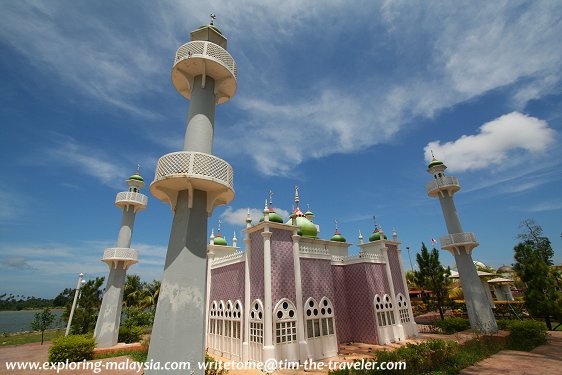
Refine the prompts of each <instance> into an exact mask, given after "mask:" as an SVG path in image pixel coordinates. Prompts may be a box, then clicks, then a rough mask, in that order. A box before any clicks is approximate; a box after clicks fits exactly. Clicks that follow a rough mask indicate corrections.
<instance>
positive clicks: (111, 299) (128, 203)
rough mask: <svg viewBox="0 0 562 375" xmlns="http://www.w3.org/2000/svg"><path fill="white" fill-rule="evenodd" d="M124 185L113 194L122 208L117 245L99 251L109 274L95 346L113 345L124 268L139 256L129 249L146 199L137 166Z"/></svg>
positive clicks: (124, 273) (117, 321) (117, 334)
mask: <svg viewBox="0 0 562 375" xmlns="http://www.w3.org/2000/svg"><path fill="white" fill-rule="evenodd" d="M139 168H140V167H139ZM127 184H129V190H128V191H123V192H121V193H117V197H116V198H115V205H116V206H117V207H119V208H121V209H122V210H123V217H122V219H121V227H120V228H119V237H118V238H117V245H116V247H112V248H109V249H105V251H104V252H103V259H102V261H103V262H105V263H107V265H108V266H109V277H108V278H107V284H106V286H105V293H104V295H103V300H102V303H101V308H100V312H99V314H98V321H97V323H96V329H95V331H94V337H95V338H96V346H97V347H98V348H107V347H110V346H114V345H116V344H117V338H118V336H119V323H120V322H121V307H122V305H123V287H124V286H125V276H126V273H127V268H129V266H130V265H132V264H135V263H138V258H139V254H138V252H137V250H133V249H131V237H132V235H133V226H134V224H135V215H136V213H137V212H138V211H141V210H144V209H145V208H146V204H147V202H148V197H147V196H146V195H144V194H141V193H139V191H140V189H141V188H142V187H143V186H144V179H143V178H142V177H141V175H140V174H139V169H137V171H136V172H135V173H134V174H133V175H132V176H131V177H129V179H128V180H127Z"/></svg>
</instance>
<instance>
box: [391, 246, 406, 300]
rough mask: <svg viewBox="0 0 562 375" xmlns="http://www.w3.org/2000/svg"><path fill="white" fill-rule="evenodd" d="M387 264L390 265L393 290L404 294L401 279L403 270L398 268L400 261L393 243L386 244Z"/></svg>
mask: <svg viewBox="0 0 562 375" xmlns="http://www.w3.org/2000/svg"><path fill="white" fill-rule="evenodd" d="M387 248H388V264H389V265H390V274H391V275H392V282H393V284H394V292H395V293H396V294H398V293H402V294H403V295H404V296H406V295H407V294H406V291H405V290H404V281H403V279H402V272H403V270H402V269H401V268H400V261H399V260H398V249H397V247H396V246H395V245H388V246H387Z"/></svg>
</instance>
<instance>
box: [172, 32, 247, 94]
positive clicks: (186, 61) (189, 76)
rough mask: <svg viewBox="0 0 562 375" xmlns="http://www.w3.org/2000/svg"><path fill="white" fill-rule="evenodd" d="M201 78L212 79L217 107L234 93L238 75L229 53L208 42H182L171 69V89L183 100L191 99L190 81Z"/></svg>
mask: <svg viewBox="0 0 562 375" xmlns="http://www.w3.org/2000/svg"><path fill="white" fill-rule="evenodd" d="M201 75H202V76H203V77H211V78H213V79H214V80H215V94H216V98H217V104H222V103H225V102H227V101H228V100H229V99H230V98H232V97H233V96H234V94H235V93H236V79H237V75H238V73H237V68H236V62H235V61H234V59H233V58H232V56H231V55H230V53H228V52H227V51H226V50H225V49H224V48H222V47H221V46H219V45H217V44H215V43H212V42H208V41H202V40H195V41H191V42H188V43H185V44H184V45H182V46H181V47H180V48H179V49H178V50H177V52H176V58H175V59H174V66H173V67H172V82H173V84H174V87H175V88H176V90H177V91H178V92H179V93H180V94H181V95H183V96H184V97H185V98H187V99H191V91H192V89H193V80H194V78H195V77H197V76H201ZM203 82H204V81H203Z"/></svg>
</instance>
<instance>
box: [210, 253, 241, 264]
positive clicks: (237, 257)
mask: <svg viewBox="0 0 562 375" xmlns="http://www.w3.org/2000/svg"><path fill="white" fill-rule="evenodd" d="M245 259H246V258H245V257H244V252H243V251H237V252H235V253H233V254H229V255H225V256H223V257H220V258H215V259H213V260H212V261H211V268H217V267H224V266H227V265H230V264H234V263H238V262H243V261H244V260H245Z"/></svg>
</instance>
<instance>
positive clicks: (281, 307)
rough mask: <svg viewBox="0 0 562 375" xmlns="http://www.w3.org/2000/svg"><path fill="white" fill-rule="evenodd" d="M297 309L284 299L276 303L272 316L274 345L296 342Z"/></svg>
mask: <svg viewBox="0 0 562 375" xmlns="http://www.w3.org/2000/svg"><path fill="white" fill-rule="evenodd" d="M296 311H297V309H296V308H295V305H294V304H293V303H292V302H291V301H289V300H288V299H286V298H284V299H282V300H281V301H279V302H277V305H276V306H275V310H274V312H273V316H274V319H275V343H276V344H289V343H293V342H297V314H296Z"/></svg>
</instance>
